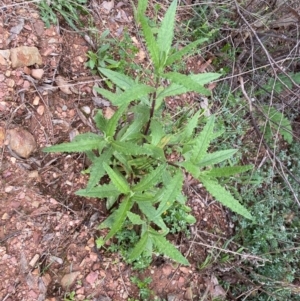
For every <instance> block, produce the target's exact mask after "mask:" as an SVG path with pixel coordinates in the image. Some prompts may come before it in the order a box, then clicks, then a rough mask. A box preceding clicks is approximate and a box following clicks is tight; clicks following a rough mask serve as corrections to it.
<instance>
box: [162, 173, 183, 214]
mask: <svg viewBox="0 0 300 301" xmlns="http://www.w3.org/2000/svg"><path fill="white" fill-rule="evenodd" d="M182 184H183V175H182V172H181V171H178V172H177V173H176V174H175V175H174V176H173V177H172V179H171V181H170V182H169V183H168V185H167V187H166V188H165V190H164V192H163V194H162V195H161V198H160V204H159V206H158V208H157V217H158V216H161V215H162V214H163V213H164V212H165V211H167V210H168V209H169V208H170V207H171V206H172V205H173V203H174V202H175V201H176V197H177V196H178V195H179V194H180V193H181V189H182Z"/></svg>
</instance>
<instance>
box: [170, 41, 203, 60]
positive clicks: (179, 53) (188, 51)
mask: <svg viewBox="0 0 300 301" xmlns="http://www.w3.org/2000/svg"><path fill="white" fill-rule="evenodd" d="M206 41H208V39H207V38H202V39H198V40H196V41H194V42H192V43H189V44H188V45H187V46H185V47H183V48H182V49H180V50H178V51H175V52H174V53H173V54H172V55H170V56H169V57H168V59H167V62H166V66H170V65H172V64H173V63H174V62H176V61H179V60H180V59H181V58H182V57H183V56H184V55H186V54H188V55H191V54H193V52H194V51H193V50H198V49H197V48H196V47H197V46H198V45H199V44H202V43H204V42H206Z"/></svg>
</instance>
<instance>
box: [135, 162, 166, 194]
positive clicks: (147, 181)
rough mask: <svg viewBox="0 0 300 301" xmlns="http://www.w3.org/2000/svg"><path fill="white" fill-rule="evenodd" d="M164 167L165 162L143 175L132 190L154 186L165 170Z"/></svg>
mask: <svg viewBox="0 0 300 301" xmlns="http://www.w3.org/2000/svg"><path fill="white" fill-rule="evenodd" d="M165 168H166V165H165V164H162V165H160V166H158V167H157V168H156V169H154V170H152V171H151V172H150V174H148V175H146V176H144V178H143V179H142V180H141V181H140V182H139V183H137V184H136V185H135V186H134V187H133V189H132V190H133V191H144V190H147V189H149V188H152V187H154V186H155V185H156V184H158V183H159V182H160V180H161V175H162V173H163V171H164V170H165Z"/></svg>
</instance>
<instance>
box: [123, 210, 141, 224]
mask: <svg viewBox="0 0 300 301" xmlns="http://www.w3.org/2000/svg"><path fill="white" fill-rule="evenodd" d="M127 217H128V218H129V220H130V221H131V223H132V224H133V225H143V224H145V221H143V220H142V219H141V218H140V216H139V215H137V214H135V213H132V212H130V211H128V212H127Z"/></svg>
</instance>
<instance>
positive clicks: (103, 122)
mask: <svg viewBox="0 0 300 301" xmlns="http://www.w3.org/2000/svg"><path fill="white" fill-rule="evenodd" d="M94 120H95V123H96V126H97V128H98V129H99V130H100V131H101V132H102V133H105V132H106V128H107V121H108V120H107V119H106V118H104V116H103V113H102V111H101V110H98V112H97V114H96V115H95V117H94Z"/></svg>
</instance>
